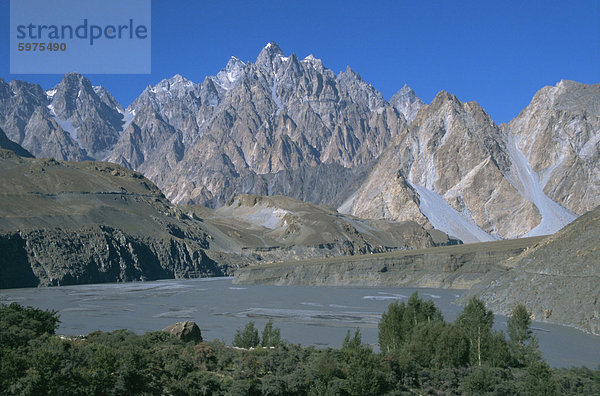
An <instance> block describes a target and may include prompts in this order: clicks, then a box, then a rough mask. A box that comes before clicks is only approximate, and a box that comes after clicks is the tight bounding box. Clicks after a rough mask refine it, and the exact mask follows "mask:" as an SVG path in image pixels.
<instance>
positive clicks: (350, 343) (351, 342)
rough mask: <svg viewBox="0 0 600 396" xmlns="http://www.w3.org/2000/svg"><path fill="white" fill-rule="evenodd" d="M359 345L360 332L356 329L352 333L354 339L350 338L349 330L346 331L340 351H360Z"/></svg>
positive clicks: (360, 343) (360, 340)
mask: <svg viewBox="0 0 600 396" xmlns="http://www.w3.org/2000/svg"><path fill="white" fill-rule="evenodd" d="M361 345H362V336H361V335H360V330H359V329H358V328H356V330H355V331H354V337H351V336H350V330H348V332H347V333H346V337H345V338H344V342H343V343H342V351H344V352H354V351H357V350H358V349H360V347H361Z"/></svg>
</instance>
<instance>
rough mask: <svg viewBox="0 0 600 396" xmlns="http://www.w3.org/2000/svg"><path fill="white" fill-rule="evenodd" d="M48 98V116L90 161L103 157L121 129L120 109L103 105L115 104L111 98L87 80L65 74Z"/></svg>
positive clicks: (115, 140)
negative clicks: (101, 96) (68, 134)
mask: <svg viewBox="0 0 600 396" xmlns="http://www.w3.org/2000/svg"><path fill="white" fill-rule="evenodd" d="M96 91H98V92H100V94H101V95H103V97H104V99H101V98H100V97H99V96H98V94H97V93H96ZM48 97H49V100H50V104H49V105H48V109H49V110H50V115H51V116H52V117H53V118H54V119H55V121H56V122H57V123H58V124H59V125H60V126H61V128H62V129H64V130H65V131H66V132H68V133H70V135H71V137H72V138H73V140H75V141H76V142H77V143H78V145H79V147H81V148H82V149H84V150H85V151H86V153H87V155H88V156H89V157H91V158H95V159H104V158H106V157H107V155H108V153H109V152H110V150H111V149H112V148H113V146H114V145H115V143H116V142H117V140H118V138H119V135H120V133H121V128H122V126H123V116H122V114H121V113H120V112H119V110H121V109H119V107H118V106H116V105H109V104H107V103H111V102H115V100H114V98H112V97H109V96H108V95H107V94H106V92H104V91H103V90H102V89H94V88H93V87H92V84H91V83H90V81H89V80H88V79H87V78H85V77H83V76H82V75H80V74H76V73H67V74H65V76H64V77H63V79H62V81H61V82H60V83H59V84H58V85H57V86H55V87H54V88H53V89H52V90H50V91H48Z"/></svg>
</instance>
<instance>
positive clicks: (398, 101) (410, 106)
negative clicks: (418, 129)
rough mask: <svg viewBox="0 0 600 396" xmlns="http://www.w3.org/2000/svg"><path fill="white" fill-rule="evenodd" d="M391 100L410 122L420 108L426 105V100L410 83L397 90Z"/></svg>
mask: <svg viewBox="0 0 600 396" xmlns="http://www.w3.org/2000/svg"><path fill="white" fill-rule="evenodd" d="M389 102H390V104H391V105H392V106H394V108H395V109H396V110H398V112H399V113H400V114H402V115H403V116H404V118H405V119H406V121H408V123H409V124H410V123H411V122H412V121H413V120H414V119H415V117H416V116H417V113H418V112H419V109H420V108H421V107H423V106H424V105H425V102H423V101H422V100H421V98H419V97H418V96H417V94H416V93H415V91H413V89H412V88H411V87H409V86H408V85H404V86H403V87H402V89H401V90H400V91H398V92H396V93H395V94H394V96H392V97H391V98H390V100H389Z"/></svg>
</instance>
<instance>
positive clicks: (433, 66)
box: [0, 0, 600, 123]
mask: <svg viewBox="0 0 600 396" xmlns="http://www.w3.org/2000/svg"><path fill="white" fill-rule="evenodd" d="M8 3H9V2H8V1H7V0H1V1H0V18H1V19H0V22H1V23H0V26H2V27H1V28H0V35H1V37H0V52H1V53H2V54H4V56H2V57H0V78H4V79H5V80H7V81H8V80H12V79H21V80H26V81H31V82H37V83H39V84H41V85H42V87H44V88H46V89H47V88H50V87H52V86H54V85H55V84H56V83H58V82H59V81H60V78H61V76H59V75H11V74H10V72H9V57H8V48H9V47H8V42H9V31H8V25H9V23H8V22H9V5H8ZM269 41H276V42H277V43H278V44H279V45H280V47H281V48H282V49H283V51H284V52H285V53H286V55H288V54H290V53H292V52H295V53H296V54H297V55H298V56H299V57H300V58H303V57H305V56H306V55H308V54H314V56H315V57H317V58H321V59H322V60H323V63H324V65H325V66H326V67H328V68H330V69H332V70H333V71H334V72H336V73H337V72H339V71H341V70H343V69H345V67H346V65H349V66H350V67H351V68H352V69H354V70H355V71H357V72H358V73H360V74H361V76H362V77H363V79H365V80H366V81H368V82H370V83H372V84H373V85H374V86H375V88H377V89H378V90H380V91H381V92H382V93H383V95H384V97H385V98H386V99H389V97H391V96H392V95H393V94H394V93H395V92H396V91H397V90H398V89H400V88H401V87H402V86H403V85H404V84H405V83H407V84H408V85H410V86H411V87H412V88H413V89H414V90H415V91H416V92H417V94H418V95H419V96H420V97H421V98H422V99H423V100H425V101H426V102H430V101H431V100H432V99H433V97H434V96H435V94H436V93H437V92H438V91H440V90H446V91H449V92H450V93H453V94H455V95H456V96H458V98H459V99H461V100H463V101H469V100H475V101H477V102H479V103H480V104H481V105H482V106H483V107H484V108H485V109H486V110H487V111H488V113H490V115H491V116H492V118H493V119H494V120H495V121H496V122H498V123H501V122H507V121H509V120H510V119H512V118H514V117H515V116H516V115H517V114H518V113H519V111H520V110H521V109H522V108H523V107H525V106H526V105H527V104H528V103H529V101H530V100H531V98H532V96H533V95H534V93H535V92H536V91H537V90H539V89H540V88H542V87H543V86H545V85H554V84H556V83H557V82H558V81H560V80H561V79H570V80H575V81H579V82H584V83H598V82H600V1H598V0H585V1H564V0H563V1H554V0H549V1H524V0H522V1H506V0H503V1H498V0H496V1H486V0H479V1H416V0H414V1H366V0H365V1H348V0H346V1H210V2H208V1H177V0H174V1H161V0H153V1H152V74H149V75H101V74H98V75H88V76H87V77H88V78H90V80H91V81H92V83H93V84H94V85H103V86H105V87H106V88H107V89H109V91H111V92H112V93H113V95H114V96H115V97H116V98H117V100H119V101H120V102H121V103H123V104H124V105H125V106H126V105H128V104H129V103H130V102H131V101H132V100H133V99H134V98H135V97H137V96H138V95H139V93H140V92H141V91H142V90H143V89H144V87H145V86H146V85H149V84H152V85H154V84H156V83H157V82H158V81H160V80H161V79H163V78H168V77H171V76H172V75H174V74H176V73H179V74H182V75H183V76H185V77H187V78H189V79H191V80H192V81H195V82H200V81H202V80H203V79H204V77H205V76H206V75H214V74H216V73H217V72H218V71H219V70H220V69H221V68H222V67H224V66H225V64H226V63H227V60H228V59H229V57H230V56H231V55H235V56H237V57H239V58H240V59H242V60H244V61H254V60H255V59H256V56H257V55H258V53H259V52H260V50H261V49H262V48H263V47H264V45H265V44H266V43H267V42H269Z"/></svg>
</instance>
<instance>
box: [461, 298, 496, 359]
mask: <svg viewBox="0 0 600 396" xmlns="http://www.w3.org/2000/svg"><path fill="white" fill-rule="evenodd" d="M456 324H457V326H459V327H460V328H461V329H462V330H463V331H464V332H465V335H466V336H467V339H468V340H469V355H470V358H469V361H470V363H471V364H472V365H475V364H477V365H479V366H481V364H482V362H484V361H485V360H486V358H487V357H488V354H489V350H490V344H491V339H492V326H493V325H494V314H493V312H492V311H490V310H488V309H486V307H485V303H484V302H483V301H481V300H479V299H477V298H475V297H473V298H471V299H470V300H469V303H468V304H467V305H466V306H465V309H464V310H463V311H462V312H461V314H460V315H459V316H458V318H457V319H456Z"/></svg>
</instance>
